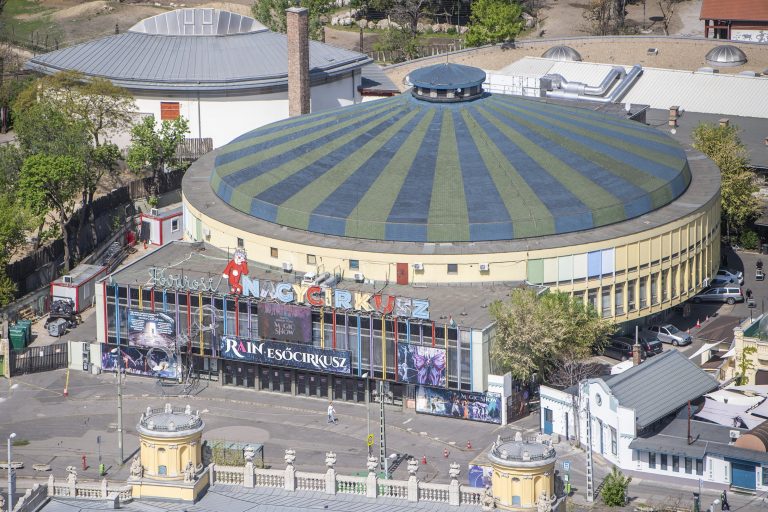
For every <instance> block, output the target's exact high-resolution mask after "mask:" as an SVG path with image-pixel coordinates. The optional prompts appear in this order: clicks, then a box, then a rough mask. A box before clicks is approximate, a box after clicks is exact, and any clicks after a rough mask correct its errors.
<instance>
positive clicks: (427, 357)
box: [397, 343, 446, 387]
mask: <svg viewBox="0 0 768 512" xmlns="http://www.w3.org/2000/svg"><path fill="white" fill-rule="evenodd" d="M397 374H398V380H399V381H400V382H407V383H409V384H425V385H427V386H443V387H444V386H445V379H446V376H445V349H444V348H435V347H428V346H423V345H411V344H409V343H400V344H398V346H397Z"/></svg>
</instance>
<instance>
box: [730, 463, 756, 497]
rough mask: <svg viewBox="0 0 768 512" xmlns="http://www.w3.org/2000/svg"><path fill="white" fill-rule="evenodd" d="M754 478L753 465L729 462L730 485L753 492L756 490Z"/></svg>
mask: <svg viewBox="0 0 768 512" xmlns="http://www.w3.org/2000/svg"><path fill="white" fill-rule="evenodd" d="M756 478H757V475H756V471H755V466H754V464H750V463H748V462H735V461H731V485H733V486H734V487H740V488H742V489H750V490H753V491H754V490H755V489H756V488H757V481H756Z"/></svg>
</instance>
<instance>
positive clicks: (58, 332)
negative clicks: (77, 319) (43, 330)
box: [48, 318, 67, 337]
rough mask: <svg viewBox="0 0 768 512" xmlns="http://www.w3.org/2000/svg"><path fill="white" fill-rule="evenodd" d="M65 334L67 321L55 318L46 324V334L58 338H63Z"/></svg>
mask: <svg viewBox="0 0 768 512" xmlns="http://www.w3.org/2000/svg"><path fill="white" fill-rule="evenodd" d="M66 332H67V321H66V320H64V319H63V318H57V319H56V320H54V321H53V322H51V323H49V324H48V334H50V335H51V336H55V337H59V336H64V333H66Z"/></svg>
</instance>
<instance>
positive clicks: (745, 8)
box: [699, 0, 768, 21]
mask: <svg viewBox="0 0 768 512" xmlns="http://www.w3.org/2000/svg"><path fill="white" fill-rule="evenodd" d="M699 19H700V20H731V21H734V20H735V21H768V2H766V1H765V0H703V1H702V2H701V14H700V15H699Z"/></svg>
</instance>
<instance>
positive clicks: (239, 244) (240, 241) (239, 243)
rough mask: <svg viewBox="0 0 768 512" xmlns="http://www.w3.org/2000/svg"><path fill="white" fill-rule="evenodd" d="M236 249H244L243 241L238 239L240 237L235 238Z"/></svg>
mask: <svg viewBox="0 0 768 512" xmlns="http://www.w3.org/2000/svg"><path fill="white" fill-rule="evenodd" d="M237 247H239V248H240V249H242V248H243V247H245V240H243V239H242V238H240V237H237Z"/></svg>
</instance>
